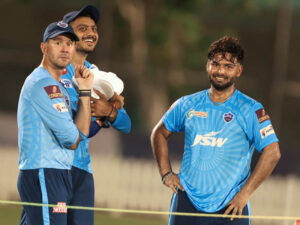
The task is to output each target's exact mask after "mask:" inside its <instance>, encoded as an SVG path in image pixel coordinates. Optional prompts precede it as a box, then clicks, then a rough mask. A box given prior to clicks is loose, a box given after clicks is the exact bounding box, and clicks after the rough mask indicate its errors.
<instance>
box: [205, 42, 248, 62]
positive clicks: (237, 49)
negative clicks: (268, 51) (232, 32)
mask: <svg viewBox="0 0 300 225" xmlns="http://www.w3.org/2000/svg"><path fill="white" fill-rule="evenodd" d="M244 52H245V51H244V48H243V46H242V45H241V44H240V40H239V39H237V38H234V37H228V36H225V37H222V38H220V39H219V40H217V41H215V42H213V43H212V44H211V45H210V47H209V49H208V55H207V57H208V59H211V60H212V59H213V58H214V56H215V54H217V53H221V54H222V55H223V58H226V57H225V54H226V53H230V54H231V59H230V61H232V62H233V61H234V60H235V59H237V61H238V62H239V63H241V64H243V59H244V55H245V53H244Z"/></svg>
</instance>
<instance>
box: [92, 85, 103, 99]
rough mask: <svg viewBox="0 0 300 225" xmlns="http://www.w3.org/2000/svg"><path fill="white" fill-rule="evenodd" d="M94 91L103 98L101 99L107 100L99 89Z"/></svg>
mask: <svg viewBox="0 0 300 225" xmlns="http://www.w3.org/2000/svg"><path fill="white" fill-rule="evenodd" d="M93 90H94V92H95V93H96V94H97V95H98V96H99V97H100V98H101V99H105V100H106V98H105V95H104V94H102V93H101V92H100V91H98V90H97V89H95V88H93Z"/></svg>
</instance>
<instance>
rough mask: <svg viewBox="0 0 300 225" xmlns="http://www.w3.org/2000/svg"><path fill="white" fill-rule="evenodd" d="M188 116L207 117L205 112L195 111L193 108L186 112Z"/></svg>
mask: <svg viewBox="0 0 300 225" xmlns="http://www.w3.org/2000/svg"><path fill="white" fill-rule="evenodd" d="M187 116H188V118H192V117H194V116H197V117H201V118H206V117H207V112H201V111H195V110H194V109H191V110H190V111H189V112H188V114H187Z"/></svg>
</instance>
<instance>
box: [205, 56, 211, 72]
mask: <svg viewBox="0 0 300 225" xmlns="http://www.w3.org/2000/svg"><path fill="white" fill-rule="evenodd" d="M209 63H210V59H208V60H207V62H206V71H208V67H209Z"/></svg>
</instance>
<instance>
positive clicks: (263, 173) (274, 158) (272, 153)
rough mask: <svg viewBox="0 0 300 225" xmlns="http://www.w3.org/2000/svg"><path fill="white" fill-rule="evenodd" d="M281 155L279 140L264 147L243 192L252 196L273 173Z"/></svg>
mask: <svg viewBox="0 0 300 225" xmlns="http://www.w3.org/2000/svg"><path fill="white" fill-rule="evenodd" d="M280 157H281V154H280V150H279V145H278V142H275V143H272V144H270V145H268V146H267V147H265V148H264V150H263V153H262V155H261V156H260V158H259V160H258V162H257V165H256V167H255V169H254V171H253V173H252V174H251V175H250V177H249V179H248V180H247V182H246V183H245V185H244V186H243V188H242V189H241V192H242V193H244V194H246V195H248V196H250V195H251V194H252V193H253V192H254V191H255V190H256V189H257V188H258V186H259V185H260V184H261V183H262V182H263V181H264V180H265V179H266V178H267V177H268V176H269V175H270V174H271V173H272V171H273V170H274V168H275V166H276V165H277V163H278V161H279V159H280Z"/></svg>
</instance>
